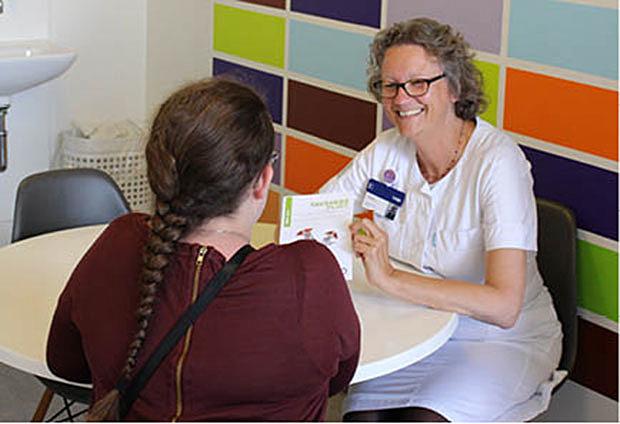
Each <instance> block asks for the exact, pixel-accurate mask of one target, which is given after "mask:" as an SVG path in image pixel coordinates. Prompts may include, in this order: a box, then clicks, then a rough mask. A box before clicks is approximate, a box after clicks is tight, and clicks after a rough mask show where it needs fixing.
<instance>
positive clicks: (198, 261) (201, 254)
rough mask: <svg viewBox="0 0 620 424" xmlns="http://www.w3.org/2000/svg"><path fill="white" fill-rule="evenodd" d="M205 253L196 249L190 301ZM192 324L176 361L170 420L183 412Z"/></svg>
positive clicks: (194, 293) (193, 294)
mask: <svg viewBox="0 0 620 424" xmlns="http://www.w3.org/2000/svg"><path fill="white" fill-rule="evenodd" d="M206 254H207V248H206V247H205V246H201V247H200V250H199V251H198V256H197V257H196V265H195V267H194V284H193V285H192V300H191V303H194V302H195V301H196V298H197V297H198V284H199V283H200V270H201V269H202V262H203V260H204V258H205V255H206ZM193 327H194V326H193V325H190V326H189V328H188V329H187V331H186V332H185V339H184V341H183V351H182V352H181V356H180V357H179V361H178V362H177V368H176V377H175V386H176V395H177V407H176V412H175V414H174V417H173V418H172V422H176V421H178V419H179V418H180V417H181V414H182V413H183V391H182V377H183V364H184V363H185V358H186V357H187V352H188V351H189V343H190V340H191V338H192V329H193Z"/></svg>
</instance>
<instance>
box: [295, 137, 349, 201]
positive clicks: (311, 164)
mask: <svg viewBox="0 0 620 424" xmlns="http://www.w3.org/2000/svg"><path fill="white" fill-rule="evenodd" d="M350 161H351V158H349V157H347V156H343V155H341V154H338V153H336V152H333V151H331V150H328V149H323V148H321V147H319V146H315V145H314V144H311V143H307V142H305V141H303V140H299V139H298V138H295V137H292V136H289V137H287V139H286V166H285V177H284V180H285V185H286V188H287V189H289V190H292V191H295V192H297V193H303V194H310V193H315V192H316V191H317V190H318V189H319V188H321V186H322V185H323V184H324V183H326V182H327V180H329V179H330V178H331V177H333V176H334V175H336V174H337V173H338V171H340V170H341V169H342V168H344V167H345V166H346V165H347V164H348V163H349V162H350Z"/></svg>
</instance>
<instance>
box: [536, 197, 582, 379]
mask: <svg viewBox="0 0 620 424" xmlns="http://www.w3.org/2000/svg"><path fill="white" fill-rule="evenodd" d="M536 204H537V207H538V256H537V258H536V259H537V263H538V269H539V270H540V274H541V275H542V278H543V280H544V281H545V285H546V286H547V288H548V289H549V292H550V293H551V297H552V298H553V304H554V306H555V310H556V312H557V314H558V318H559V320H560V323H561V324H562V332H563V333H564V338H563V340H562V358H561V360H560V369H564V370H567V371H568V372H569V374H570V372H571V371H572V369H573V366H574V364H575V357H576V355H577V275H576V272H575V263H576V261H577V257H576V251H577V224H576V222H575V215H574V214H573V212H572V211H571V210H570V209H569V208H567V207H566V206H564V205H562V204H560V203H558V202H554V201H551V200H546V199H541V198H538V199H536Z"/></svg>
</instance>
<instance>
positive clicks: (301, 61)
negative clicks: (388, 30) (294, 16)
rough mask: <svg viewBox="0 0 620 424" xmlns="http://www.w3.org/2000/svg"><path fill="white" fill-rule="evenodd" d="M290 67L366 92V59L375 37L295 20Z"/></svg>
mask: <svg viewBox="0 0 620 424" xmlns="http://www.w3.org/2000/svg"><path fill="white" fill-rule="evenodd" d="M289 31H290V33H289V70H290V71H293V72H297V73H300V74H304V75H308V76H311V77H314V78H319V79H322V80H324V81H328V82H333V83H336V84H339V85H343V86H347V87H351V88H355V89H358V90H362V91H366V60H367V57H368V46H369V45H370V42H371V41H372V38H371V37H370V36H367V35H363V34H356V33H351V32H347V31H342V30H338V29H333V28H326V27H323V26H320V25H314V24H309V23H306V22H300V21H295V20H291V21H290V29H289Z"/></svg>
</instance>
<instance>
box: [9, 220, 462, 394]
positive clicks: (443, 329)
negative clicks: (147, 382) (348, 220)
mask: <svg viewBox="0 0 620 424" xmlns="http://www.w3.org/2000/svg"><path fill="white" fill-rule="evenodd" d="M104 228H105V225H96V226H89V227H81V228H75V229H71V230H64V231H57V232H54V233H48V234H44V235H41V236H38V237H33V238H30V239H26V240H23V241H20V242H17V243H13V244H10V245H8V246H4V247H2V248H0V270H1V272H2V279H1V281H0V362H3V363H5V364H7V365H9V366H11V367H14V368H17V369H20V370H22V371H25V372H28V373H30V374H34V375H37V376H41V377H44V378H48V379H52V380H56V381H62V382H65V381H66V380H63V379H61V378H59V377H56V376H55V375H53V374H52V373H51V372H50V371H49V369H48V368H47V365H46V363H45V346H46V341H47V334H48V330H49V326H50V324H51V320H52V316H53V313H54V309H55V308H56V300H57V299H58V296H59V294H60V292H61V291H62V289H63V287H64V285H65V283H66V282H67V280H68V278H69V276H70V275H71V272H72V271H73V268H74V267H75V266H76V265H77V263H78V262H79V260H80V258H81V257H82V255H83V254H84V253H85V252H86V250H87V249H88V248H89V247H90V245H91V244H92V243H93V241H94V240H95V239H96V238H97V236H98V235H99V234H100V233H101V232H102V231H103V229H104ZM275 230H276V226H275V225H273V224H262V223H258V224H256V225H255V227H254V230H253V233H252V245H253V246H254V247H257V248H258V247H261V246H263V245H265V244H268V243H271V242H273V240H274V239H275ZM353 272H354V277H353V281H352V282H349V287H350V289H351V295H352V298H353V302H354V304H355V308H356V310H357V313H358V316H359V318H360V321H361V327H362V349H361V357H360V363H359V367H358V369H357V371H356V373H355V375H354V377H353V381H352V383H359V382H361V381H364V380H368V379H371V378H374V377H378V376H381V375H385V374H388V373H391V372H393V371H396V370H398V369H400V368H403V367H405V366H407V365H410V364H412V363H414V362H416V361H419V360H420V359H422V358H424V357H426V356H427V355H429V354H431V353H432V352H434V351H435V350H437V349H438V348H439V347H440V346H441V345H443V343H445V342H446V341H447V340H448V338H450V336H451V335H452V333H453V332H454V330H455V329H456V326H457V315H456V314H454V313H449V312H443V311H437V310H433V309H429V308H425V307H421V306H416V305H412V304H409V303H406V302H402V301H400V300H397V299H393V298H390V297H388V296H386V295H384V294H382V293H381V292H379V291H378V290H377V289H374V288H373V287H370V286H368V284H367V283H366V279H365V277H364V270H363V267H362V264H361V262H360V261H359V260H356V261H355V266H354V270H353ZM71 384H76V383H73V382H71Z"/></svg>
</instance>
